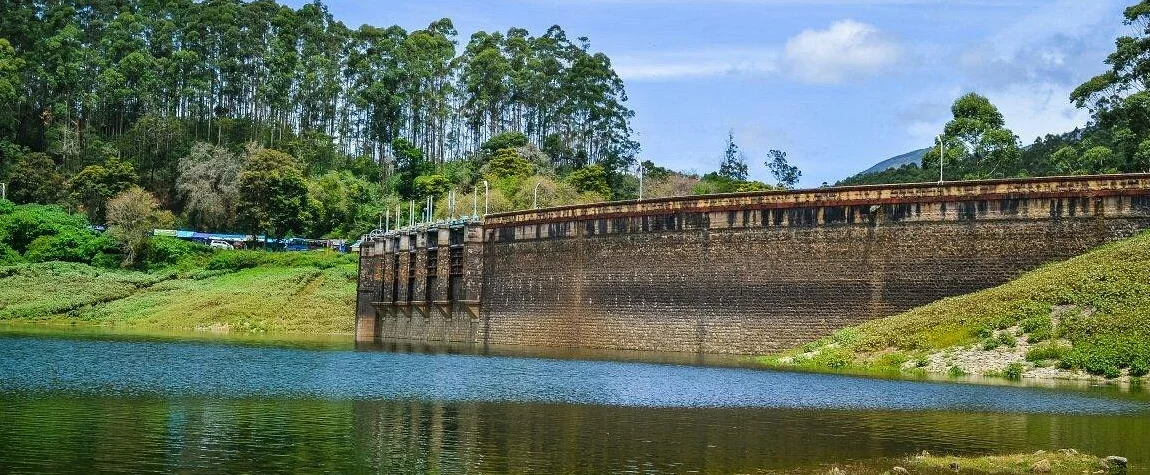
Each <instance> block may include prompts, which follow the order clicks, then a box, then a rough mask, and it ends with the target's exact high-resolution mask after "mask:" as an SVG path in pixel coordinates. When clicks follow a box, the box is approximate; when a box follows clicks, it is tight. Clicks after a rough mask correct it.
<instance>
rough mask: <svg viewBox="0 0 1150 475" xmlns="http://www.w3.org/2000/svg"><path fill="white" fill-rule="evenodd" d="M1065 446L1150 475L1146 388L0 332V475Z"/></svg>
mask: <svg viewBox="0 0 1150 475" xmlns="http://www.w3.org/2000/svg"><path fill="white" fill-rule="evenodd" d="M558 356H562V357H563V358H560V357H558ZM572 356H575V357H580V358H587V359H568V358H570V357H572ZM700 362H702V363H707V364H706V365H702V364H699V363H700ZM1065 447H1073V448H1076V449H1078V450H1081V451H1086V452H1090V453H1095V454H1099V455H1111V454H1118V455H1123V456H1126V457H1129V458H1130V460H1131V466H1132V473H1150V471H1147V470H1145V467H1146V466H1147V465H1150V456H1148V455H1147V453H1146V452H1147V450H1148V449H1150V397H1148V396H1147V395H1146V394H1145V393H1143V392H1140V391H1120V390H1116V389H1114V388H1105V387H1103V388H1081V389H1070V388H1064V389H1050V388H1037V387H1017V386H1003V385H999V386H987V385H969V384H953V383H945V382H912V381H896V380H884V379H875V378H858V377H851V376H840V375H821V374H804V373H789V372H778V371H765V370H760V369H752V368H744V367H739V366H738V364H737V360H729V359H724V358H720V357H715V358H709V357H708V358H700V357H698V356H695V355H622V354H609V353H586V354H578V353H576V354H572V353H550V352H547V351H544V350H527V349H523V350H521V351H484V350H483V349H475V348H469V347H449V348H434V347H433V348H415V347H410V346H407V345H402V344H391V345H375V346H360V347H359V348H357V347H356V345H355V344H354V343H353V342H352V341H351V340H350V337H331V338H317V339H299V338H274V337H273V338H267V337H223V336H219V337H208V338H197V339H189V338H184V337H182V336H178V335H177V336H172V335H168V336H158V335H154V334H136V333H112V332H107V331H105V330H84V331H70V330H57V329H52V330H46V329H36V330H29V329H26V328H13V327H0V473H65V472H72V473H96V472H135V473H141V472H157V473H174V472H179V473H284V472H286V473H315V472H332V473H546V474H565V473H651V474H661V473H825V472H826V470H827V469H828V468H829V467H831V466H832V465H835V464H844V465H848V466H851V467H856V468H861V469H864V470H873V471H874V472H875V473H877V472H879V471H881V470H885V469H889V468H890V467H891V466H892V465H894V464H896V463H898V460H899V459H901V458H904V457H906V456H908V455H910V454H913V453H918V452H921V451H922V450H928V451H930V452H932V453H935V454H943V453H954V454H987V453H1007V452H1031V451H1035V450H1039V449H1042V450H1056V449H1059V448H1065Z"/></svg>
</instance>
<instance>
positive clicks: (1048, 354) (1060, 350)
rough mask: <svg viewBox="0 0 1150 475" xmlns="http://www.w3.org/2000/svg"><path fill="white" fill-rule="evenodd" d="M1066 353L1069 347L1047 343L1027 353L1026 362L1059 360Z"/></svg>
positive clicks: (1056, 343) (1062, 344) (1059, 343)
mask: <svg viewBox="0 0 1150 475" xmlns="http://www.w3.org/2000/svg"><path fill="white" fill-rule="evenodd" d="M1067 351H1070V345H1067V344H1065V343H1061V342H1056V341H1048V342H1045V343H1043V344H1040V345H1036V346H1035V347H1033V348H1031V349H1030V350H1029V351H1027V352H1026V361H1032V362H1033V361H1043V360H1061V359H1062V356H1063V355H1064V354H1066V352H1067Z"/></svg>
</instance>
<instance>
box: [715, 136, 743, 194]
mask: <svg viewBox="0 0 1150 475" xmlns="http://www.w3.org/2000/svg"><path fill="white" fill-rule="evenodd" d="M717 175H718V177H719V178H722V179H726V180H729V181H731V182H740V181H745V180H746V179H747V160H746V157H744V156H743V153H742V152H740V151H739V146H738V145H736V144H735V131H733V130H732V131H729V132H728V133H727V149H726V150H724V151H723V159H722V160H721V161H720V162H719V171H718V173H717Z"/></svg>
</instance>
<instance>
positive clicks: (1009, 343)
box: [998, 333, 1018, 348]
mask: <svg viewBox="0 0 1150 475" xmlns="http://www.w3.org/2000/svg"><path fill="white" fill-rule="evenodd" d="M998 343H1000V344H1001V345H1002V346H1005V347H1008V348H1014V347H1016V346H1018V339H1016V338H1014V335H1011V334H1009V333H1000V334H999V335H998Z"/></svg>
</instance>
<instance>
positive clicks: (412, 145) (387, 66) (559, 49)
mask: <svg viewBox="0 0 1150 475" xmlns="http://www.w3.org/2000/svg"><path fill="white" fill-rule="evenodd" d="M0 11H2V12H3V15H0V174H2V175H3V176H2V177H0V178H3V180H4V181H5V182H7V183H8V197H9V198H10V199H12V200H13V201H15V202H16V203H29V202H36V203H59V204H62V205H64V206H66V207H69V208H71V209H74V210H77V211H81V210H82V211H83V212H85V213H87V215H88V217H89V219H90V220H91V221H92V222H93V223H97V224H102V223H103V222H105V220H106V218H107V216H106V213H107V210H106V206H107V203H108V201H109V200H110V199H111V198H112V197H113V196H116V195H118V194H120V193H123V192H125V191H127V190H129V189H132V188H133V187H137V186H138V187H141V188H142V189H143V190H145V191H146V192H148V193H150V194H151V196H153V197H154V199H155V200H156V201H157V203H158V206H159V207H160V208H162V209H166V210H170V211H171V213H172V216H171V217H170V218H171V220H172V221H174V223H172V224H173V225H180V226H186V227H191V228H198V229H211V230H215V231H226V230H235V231H253V232H268V233H272V234H275V235H288V234H293V235H308V236H315V237H319V236H333V237H354V236H356V235H358V234H360V233H363V232H366V231H367V230H368V229H370V228H371V227H373V226H374V224H375V223H376V222H378V216H379V214H380V213H381V211H382V210H385V209H394V206H395V205H397V204H399V203H401V202H403V203H407V202H408V200H417V201H419V202H422V200H423V199H424V197H425V196H437V197H442V196H444V195H445V194H446V193H447V191H448V190H457V191H458V192H460V193H469V192H471V191H472V190H474V189H475V187H476V186H477V185H478V184H479V183H480V182H481V181H482V180H488V181H489V182H490V183H491V184H492V185H493V188H494V189H493V190H492V194H493V195H494V196H493V197H492V206H493V207H494V208H495V210H500V209H512V208H516V207H525V205H528V204H532V203H529V202H527V201H526V200H527V197H526V195H527V194H530V192H532V191H534V188H535V187H536V185H539V187H540V188H541V190H540V195H541V196H540V201H542V202H543V203H541V205H542V204H553V203H557V202H571V201H580V200H601V199H607V198H624V197H631V196H634V195H635V194H636V193H637V183H636V181H637V180H636V179H635V178H634V177H633V176H631V174H632V173H633V170H634V168H635V166H636V163H635V155H636V153H637V152H638V148H639V145H638V143H637V142H636V141H635V140H634V139H633V136H632V131H631V128H630V124H629V121H630V119H631V117H632V116H633V112H632V111H631V110H630V109H628V108H627V107H626V106H625V103H626V100H627V96H626V92H625V91H624V86H623V82H622V81H621V80H620V78H619V77H618V76H617V75H616V74H615V72H614V71H613V70H612V67H611V62H610V60H609V58H607V56H605V55H603V54H601V53H596V52H593V51H592V50H591V47H590V42H589V40H588V39H587V38H569V37H568V35H567V33H566V32H564V31H563V29H561V28H560V27H558V26H554V27H551V28H550V29H548V30H547V31H545V32H543V33H542V34H539V35H533V34H532V33H531V32H528V31H527V30H524V29H520V28H512V29H509V30H508V31H506V32H482V31H481V32H477V33H475V34H473V35H471V37H470V38H469V39H468V40H467V41H466V43H465V44H462V45H461V44H460V43H461V42H460V40H459V38H458V37H457V35H458V34H457V32H456V30H455V28H454V27H453V25H452V22H451V21H450V20H448V19H441V20H437V21H435V22H433V23H431V24H430V25H428V26H427V28H425V29H421V30H416V31H406V30H404V29H403V28H400V27H398V26H391V27H386V28H379V27H375V26H370V25H364V26H361V27H359V28H358V29H354V30H353V29H350V28H349V27H348V26H346V25H344V24H343V23H341V22H339V21H336V20H335V19H334V18H333V17H332V15H331V13H329V11H328V9H327V8H326V7H325V6H324V5H323V4H322V3H319V2H318V1H317V2H313V3H309V4H306V5H304V6H303V7H301V8H299V9H298V10H295V9H292V8H289V7H286V6H283V5H280V4H277V3H276V2H275V1H273V0H255V1H250V2H247V1H242V0H208V1H203V2H199V1H192V0H172V1H162V2H160V1H155V0H115V1H112V0H33V1H12V0H0ZM525 190H526V191H525ZM146 198H148V197H147V196H143V198H141V199H146ZM440 199H443V198H440ZM467 208H468V211H470V206H468V207H467ZM440 209H444V208H442V207H440ZM404 214H405V215H406V214H407V213H404Z"/></svg>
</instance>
